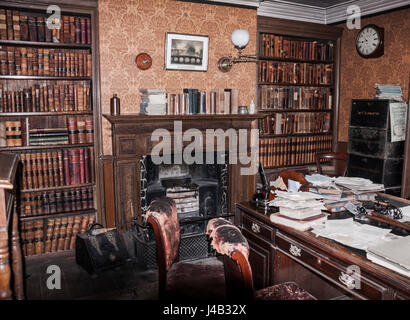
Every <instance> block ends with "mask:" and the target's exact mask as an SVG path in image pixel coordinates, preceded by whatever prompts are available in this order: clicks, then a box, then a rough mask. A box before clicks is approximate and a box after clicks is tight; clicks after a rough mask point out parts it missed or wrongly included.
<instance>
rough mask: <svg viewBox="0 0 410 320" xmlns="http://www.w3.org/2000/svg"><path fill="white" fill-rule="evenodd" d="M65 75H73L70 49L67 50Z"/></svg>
mask: <svg viewBox="0 0 410 320" xmlns="http://www.w3.org/2000/svg"><path fill="white" fill-rule="evenodd" d="M64 70H65V76H66V77H72V76H73V75H72V74H71V54H70V51H66V52H65V67H64Z"/></svg>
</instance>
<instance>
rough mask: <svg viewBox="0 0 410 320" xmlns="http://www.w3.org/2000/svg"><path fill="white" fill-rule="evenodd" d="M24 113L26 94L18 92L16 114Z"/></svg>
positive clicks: (21, 91)
mask: <svg viewBox="0 0 410 320" xmlns="http://www.w3.org/2000/svg"><path fill="white" fill-rule="evenodd" d="M23 111H24V93H23V90H19V91H17V92H16V112H23Z"/></svg>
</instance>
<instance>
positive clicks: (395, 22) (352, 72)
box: [338, 8, 410, 141]
mask: <svg viewBox="0 0 410 320" xmlns="http://www.w3.org/2000/svg"><path fill="white" fill-rule="evenodd" d="M370 23H372V24H375V25H377V26H379V27H383V28H384V39H385V45H384V55H383V56H382V57H380V58H376V59H363V58H361V57H360V56H359V54H358V53H357V51H356V48H355V40H356V36H357V34H358V32H359V30H356V29H354V30H349V29H347V27H346V25H345V24H343V25H339V26H340V27H344V29H345V30H344V32H343V36H342V45H341V50H342V56H341V77H340V80H341V82H340V109H339V110H340V111H339V133H338V137H339V141H347V140H348V126H349V117H350V104H351V99H373V98H374V96H375V94H376V90H375V89H374V84H375V83H383V84H386V83H394V84H396V83H398V84H400V85H401V87H402V90H403V95H404V99H405V100H406V101H407V99H408V88H409V76H410V41H409V34H410V8H406V9H402V10H398V11H392V12H390V13H385V14H381V15H377V16H373V17H369V18H364V19H362V21H361V27H364V26H365V25H367V24H370Z"/></svg>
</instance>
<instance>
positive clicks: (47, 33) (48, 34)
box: [44, 18, 53, 42]
mask: <svg viewBox="0 0 410 320" xmlns="http://www.w3.org/2000/svg"><path fill="white" fill-rule="evenodd" d="M44 40H45V42H53V29H50V28H49V27H48V25H47V18H45V19H44Z"/></svg>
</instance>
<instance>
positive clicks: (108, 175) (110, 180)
mask: <svg viewBox="0 0 410 320" xmlns="http://www.w3.org/2000/svg"><path fill="white" fill-rule="evenodd" d="M101 162H102V164H101V167H102V168H103V169H102V171H103V181H104V189H102V190H104V194H103V195H102V197H101V198H102V199H103V206H101V207H102V208H103V211H104V212H103V215H104V218H105V226H106V227H107V228H114V227H115V225H116V223H115V183H114V159H113V157H112V156H104V157H102V158H101Z"/></svg>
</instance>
